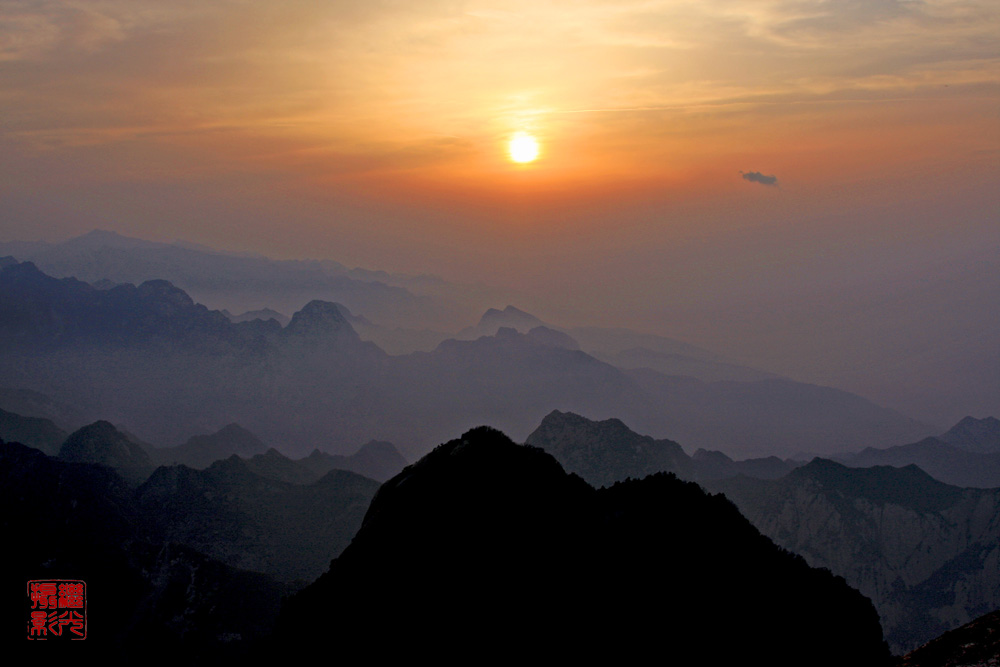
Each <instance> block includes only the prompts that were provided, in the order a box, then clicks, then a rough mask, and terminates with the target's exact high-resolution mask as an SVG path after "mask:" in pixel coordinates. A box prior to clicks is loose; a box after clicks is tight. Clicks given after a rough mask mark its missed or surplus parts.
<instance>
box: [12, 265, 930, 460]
mask: <svg viewBox="0 0 1000 667" xmlns="http://www.w3.org/2000/svg"><path fill="white" fill-rule="evenodd" d="M573 347H574V346H573V345H571V344H568V342H567V338H566V336H565V335H563V334H560V333H558V332H555V331H551V330H548V329H546V328H544V327H543V328H535V329H533V330H531V331H529V332H528V333H526V334H521V333H518V332H516V331H515V330H513V329H510V328H501V329H499V330H498V331H497V335H495V336H492V337H481V338H479V339H477V340H473V341H458V340H448V341H445V342H443V343H441V344H440V345H439V346H438V347H437V348H435V349H434V350H433V351H432V352H429V353H414V354H410V355H405V356H400V357H391V356H389V355H387V354H386V353H385V352H383V351H382V350H380V349H379V348H378V347H377V346H375V345H374V344H372V343H370V342H365V341H362V340H361V339H360V337H359V336H358V334H357V333H356V332H355V331H354V329H353V327H352V326H351V324H350V323H349V322H348V321H347V319H346V318H345V316H344V314H343V312H342V309H341V308H340V307H339V306H338V305H337V304H332V303H327V302H322V301H312V302H310V303H308V304H306V306H305V307H303V308H302V309H301V310H299V311H298V312H296V313H295V314H294V315H293V317H292V319H291V321H290V322H289V324H288V325H287V326H286V327H284V328H281V327H280V326H279V325H278V324H277V322H275V321H274V320H269V321H267V322H264V321H261V320H255V321H252V322H245V323H239V324H234V323H232V322H230V321H229V319H228V318H226V317H225V316H224V315H223V314H222V313H220V312H218V311H209V310H208V309H206V308H205V307H204V306H200V305H197V304H195V303H194V302H193V301H192V300H191V299H190V297H188V296H187V294H185V293H184V292H183V291H181V290H179V289H177V288H176V287H174V286H172V285H170V284H169V283H166V282H164V281H152V282H147V283H143V284H142V285H140V286H139V287H134V286H131V285H119V286H117V287H114V288H111V289H108V290H97V289H95V288H93V287H92V286H90V285H87V284H85V283H82V282H79V281H76V280H73V279H64V280H58V279H55V278H51V277H49V276H46V275H45V274H43V273H41V272H40V271H39V270H38V269H37V268H36V267H34V266H33V265H31V264H26V263H24V264H13V265H9V266H7V267H5V268H3V269H2V270H0V351H2V352H3V354H2V355H0V373H2V374H3V376H4V377H6V378H9V381H10V383H11V384H12V385H17V386H23V387H28V388H30V389H33V390H36V391H40V392H43V393H45V394H47V395H50V396H53V397H54V398H56V399H58V400H61V401H64V402H67V403H71V404H73V405H79V406H81V409H82V411H84V412H86V413H88V414H99V415H101V416H102V418H104V419H106V420H108V421H112V422H114V423H117V424H121V425H123V426H125V427H126V428H128V429H129V430H130V431H133V432H135V433H137V434H138V435H139V436H140V437H142V438H144V439H147V440H152V441H156V442H170V441H174V442H178V441H181V440H183V439H184V438H187V437H188V436H190V434H191V433H198V432H202V433H204V432H212V431H215V430H217V429H219V428H220V427H221V426H222V425H225V424H229V423H233V422H236V423H239V424H241V425H242V426H243V427H245V428H246V429H248V430H249V431H251V432H253V433H256V434H258V435H259V436H260V437H261V439H262V440H264V441H265V442H270V443H275V444H276V445H277V446H279V447H281V448H282V449H283V450H284V452H285V453H286V454H288V455H304V454H306V453H308V452H310V451H312V450H313V449H316V448H318V449H320V450H322V451H333V452H338V453H339V452H344V451H345V449H346V448H347V447H348V446H353V445H354V443H357V442H365V441H367V440H370V439H372V438H375V439H377V440H383V441H390V442H395V443H399V444H401V445H404V447H406V448H407V449H405V450H404V451H407V452H417V453H420V452H423V451H426V449H427V448H428V447H429V445H430V443H432V442H440V441H442V440H444V439H445V438H447V436H448V434H450V433H454V432H455V431H456V430H460V429H463V428H467V427H471V426H474V425H475V424H477V423H492V424H495V425H497V426H498V427H502V428H503V429H505V430H507V431H509V432H511V433H513V434H515V435H516V436H517V437H518V438H522V437H524V436H526V435H527V434H528V433H529V432H530V431H531V430H533V429H534V428H535V426H536V425H537V424H538V423H539V421H540V420H541V419H542V418H543V417H544V416H545V415H546V414H548V413H549V412H551V411H552V410H553V409H558V410H570V411H574V412H577V413H581V414H586V415H588V416H589V417H596V418H607V417H612V416H616V417H620V418H622V419H624V420H626V421H628V423H630V424H634V425H636V427H637V428H640V429H641V430H643V431H644V432H647V433H651V434H654V435H658V436H668V437H671V438H675V439H676V440H678V441H680V442H683V443H684V444H685V446H689V447H691V448H692V449H696V448H704V449H713V450H723V451H726V452H727V453H729V454H733V455H740V456H747V455H751V456H752V455H757V454H759V453H762V452H763V453H768V454H770V453H776V452H779V453H780V452H783V453H795V452H797V451H801V450H807V451H812V452H829V451H844V450H849V449H851V448H856V447H858V446H864V445H867V444H869V443H871V442H878V443H881V444H886V445H894V444H902V443H905V442H912V441H913V440H914V439H916V438H919V437H922V436H924V435H926V434H927V433H926V429H925V428H924V427H922V426H921V425H920V424H917V423H914V422H912V421H911V420H908V419H906V418H904V417H902V416H900V415H898V414H896V413H893V412H891V411H888V410H885V409H882V408H879V407H878V406H875V405H873V404H871V403H869V402H867V401H865V400H864V399H861V398H859V397H857V396H853V395H851V394H847V393H846V392H839V391H836V390H833V389H828V388H822V387H814V386H810V385H802V384H798V383H794V382H790V381H782V380H766V381H760V382H717V383H703V382H700V381H698V380H694V379H691V378H677V377H670V376H665V375H662V374H659V373H656V372H654V371H649V370H633V371H629V372H623V371H621V370H620V369H618V368H615V367H614V366H611V365H610V364H607V363H604V362H601V361H599V360H597V359H595V358H594V357H592V356H590V355H588V354H586V353H585V352H582V351H580V350H576V349H573ZM263 451H264V450H261V453H262V452H263ZM206 462H207V461H206ZM203 463H204V462H203Z"/></svg>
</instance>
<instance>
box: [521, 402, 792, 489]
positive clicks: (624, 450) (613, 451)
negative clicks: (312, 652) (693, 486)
mask: <svg viewBox="0 0 1000 667" xmlns="http://www.w3.org/2000/svg"><path fill="white" fill-rule="evenodd" d="M525 444H527V445H531V446H533V447H539V448H540V449H543V450H545V451H546V452H548V453H549V454H551V455H552V456H554V457H555V459H556V460H557V461H559V463H560V464H561V465H562V466H563V467H564V468H565V469H566V470H567V472H571V473H575V474H577V475H580V476H581V477H583V479H584V480H586V481H587V482H588V483H590V484H592V485H594V486H610V485H611V484H613V483H614V482H620V481H624V480H626V479H629V478H631V479H642V478H643V477H646V476H647V475H652V474H654V473H658V472H669V473H673V474H675V475H677V476H678V477H680V478H681V479H686V480H692V481H702V480H709V479H722V478H725V477H734V476H736V475H747V476H749V477H761V478H763V479H774V478H777V477H781V476H783V475H785V474H787V473H788V472H789V471H791V470H793V469H794V468H795V467H796V466H797V465H798V464H797V463H795V462H791V461H782V460H781V459H779V458H777V457H768V458H766V459H748V460H745V461H734V460H733V459H731V458H729V457H728V456H726V455H725V454H723V453H722V452H716V451H706V450H703V449H699V450H698V451H697V452H695V454H694V456H691V457H689V456H688V455H687V454H686V453H685V452H684V450H683V449H681V446H680V445H679V444H677V443H676V442H673V441H671V440H654V439H653V438H651V437H650V436H648V435H639V434H638V433H636V432H635V431H633V430H631V429H630V428H628V427H627V426H626V425H625V424H624V423H622V421H621V420H619V419H606V420H604V421H592V420H590V419H587V418H585V417H581V416H580V415H576V414H573V413H569V412H559V411H558V410H555V411H553V412H551V413H550V414H548V415H547V416H546V417H545V419H543V420H542V423H541V424H539V426H538V428H537V429H535V430H534V431H533V432H532V433H531V435H529V436H528V438H527V440H525Z"/></svg>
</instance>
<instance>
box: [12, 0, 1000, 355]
mask: <svg viewBox="0 0 1000 667" xmlns="http://www.w3.org/2000/svg"><path fill="white" fill-rule="evenodd" d="M519 131H520V132H528V133H531V134H533V135H534V136H535V137H537V139H538V141H539V142H540V145H541V157H540V159H539V160H537V161H536V162H533V163H531V164H527V165H517V164H514V163H513V162H511V161H510V160H509V159H508V155H507V151H506V143H507V141H508V139H509V138H510V137H511V136H512V135H513V134H514V133H515V132H519ZM998 172H1000V3H997V2H996V0H968V1H966V0H927V1H895V0H821V1H815V0H812V1H810V0H802V1H782V0H702V1H700V2H679V1H643V2H640V1H636V2H632V1H629V0H621V1H617V2H596V1H586V0H579V1H575V2H540V1H538V0H532V1H530V2H528V1H524V2H518V1H510V2H488V1H486V2H482V1H472V2H455V1H441V2H437V1H434V0H422V1H421V2H395V1H383V2H374V1H370V0H366V1H364V2H362V1H326V2H316V1H315V0H308V1H303V0H285V1H283V2H263V1H258V0H229V1H223V0H219V1H214V2H205V1H204V0H200V1H198V2H193V1H188V0H171V1H170V2H165V1H160V2H153V1H149V0H85V1H84V0H81V1H65V2H56V1H49V0H25V1H12V0H0V200H2V205H0V237H2V238H4V239H46V240H58V239H63V238H66V237H69V236H71V235H75V234H79V233H83V232H85V231H87V230H89V229H92V228H95V227H101V228H105V229H114V230H116V231H119V232H122V233H125V234H132V235H136V236H142V237H146V238H153V239H158V240H172V239H175V238H178V237H180V238H184V239H187V240H192V241H197V242H202V243H208V244H212V245H215V246H220V247H225V248H230V249H238V250H256V251H260V252H264V253H266V254H268V255H270V256H275V257H305V256H308V257H330V258H333V259H337V260H339V261H342V262H344V263H347V264H349V265H361V266H367V267H371V268H384V269H388V270H396V271H408V272H432V273H437V274H440V275H443V276H445V277H447V278H451V279H463V280H485V281H488V282H490V283H493V284H497V285H501V286H506V287H511V288H515V289H519V290H523V291H525V292H527V293H531V294H536V295H545V298H547V299H548V300H547V301H546V303H547V304H548V309H549V311H550V312H561V313H563V314H564V315H565V316H566V317H572V316H574V314H581V313H583V314H587V313H591V312H593V311H597V310H600V311H601V312H602V313H606V314H607V316H608V317H624V318H626V319H630V321H632V322H633V323H635V324H639V325H645V326H649V327H653V328H655V327H657V326H660V325H661V324H664V323H665V324H664V326H665V327H666V328H669V329H673V328H676V327H678V326H681V324H680V323H678V322H675V321H671V318H670V314H671V312H674V311H675V310H677V309H681V308H687V310H685V311H683V312H685V313H687V314H689V313H691V312H695V310H696V309H697V308H698V307H700V306H699V304H705V306H704V307H705V308H706V309H711V308H715V307H717V306H720V305H722V306H725V305H729V304H733V303H738V302H740V301H741V300H742V299H744V298H751V297H752V295H754V294H757V293H761V292H763V291H768V290H776V291H777V292H781V291H782V290H788V289H791V288H792V287H794V286H798V285H801V284H802V283H803V282H810V283H811V281H818V284H820V285H821V286H822V287H823V288H824V289H825V288H828V287H830V286H834V287H836V286H850V285H856V284H868V282H869V281H871V280H876V279H880V278H887V277H890V278H898V277H899V276H905V275H907V274H906V271H908V270H910V269H911V268H912V267H913V266H920V265H924V264H925V263H926V262H927V261H928V260H929V259H934V260H935V261H937V260H941V261H946V260H957V259H960V258H962V257H965V256H967V255H968V253H975V252H978V251H979V250H980V249H981V248H982V247H985V246H987V245H990V244H993V245H994V246H995V245H996V243H997V242H998V238H1000V231H998V228H1000V224H998V222H997V220H998V211H1000V194H998V192H1000V177H998ZM538 298H539V299H542V297H538ZM595 304H596V305H597V307H595ZM497 305H502V304H497ZM527 305H531V304H527ZM678 312H679V311H678ZM686 317H687V316H686ZM675 319H676V318H675ZM690 319H691V318H689V317H687V320H688V321H687V325H688V329H689V330H690V331H689V333H691V334H692V335H694V334H699V335H703V334H705V332H700V333H699V330H698V327H697V326H695V325H693V324H691V321H690ZM716 324H717V323H716ZM712 326H713V327H715V324H713V325H712ZM703 328H704V329H705V330H706V331H707V330H708V328H710V327H707V326H706V327H703ZM716 328H717V327H716ZM682 330H683V327H682ZM705 335H707V334H705Z"/></svg>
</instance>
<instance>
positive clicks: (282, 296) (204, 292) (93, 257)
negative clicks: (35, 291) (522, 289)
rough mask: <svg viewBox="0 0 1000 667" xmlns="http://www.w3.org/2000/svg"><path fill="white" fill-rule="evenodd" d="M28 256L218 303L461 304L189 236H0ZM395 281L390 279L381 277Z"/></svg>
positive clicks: (377, 310) (423, 312) (400, 309)
mask: <svg viewBox="0 0 1000 667" xmlns="http://www.w3.org/2000/svg"><path fill="white" fill-rule="evenodd" d="M2 255H12V256H14V257H16V258H17V259H19V260H21V261H25V260H28V261H32V262H34V263H35V264H36V265H38V266H39V267H40V268H41V269H42V270H43V271H45V272H46V273H48V274H50V275H53V276H57V277H70V276H73V277H76V278H77V279H79V280H82V281H85V282H88V283H93V282H96V281H100V280H103V279H106V280H110V281H112V282H113V283H132V284H140V283H143V282H145V281H148V280H152V279H163V280H167V281H170V282H171V283H172V284H174V285H177V286H178V287H179V288H181V289H183V290H184V291H185V292H187V293H189V294H191V295H192V296H193V297H194V298H195V299H196V300H197V301H199V302H202V303H207V304H213V305H217V307H227V308H231V309H232V308H242V309H243V310H257V309H260V308H263V307H265V306H270V307H272V308H276V309H277V310H279V311H285V312H291V311H295V310H298V309H300V308H301V307H302V305H303V304H305V303H307V302H308V301H310V300H313V299H317V298H320V299H323V300H326V301H338V302H342V303H344V304H345V305H346V306H347V307H348V308H351V310H353V311H355V312H360V313H363V314H365V315H367V316H369V317H373V318H375V319H376V320H377V319H385V320H387V321H393V322H397V323H404V322H408V323H410V324H413V325H421V326H428V325H431V324H433V323H434V322H436V320H437V319H438V318H439V317H440V316H441V315H446V316H448V317H455V313H454V311H455V310H456V309H459V310H461V309H460V308H459V307H458V306H456V305H455V304H453V303H451V302H449V301H447V300H445V299H442V298H439V297H437V296H423V295H418V294H414V293H413V292H411V291H410V290H409V289H407V287H405V286H402V285H403V284H404V283H405V281H401V280H400V281H397V280H394V279H393V277H392V276H391V275H390V274H384V275H383V274H376V273H373V272H369V273H367V274H366V273H364V272H361V273H358V272H353V273H351V272H348V270H347V268H346V267H344V266H343V265H342V264H339V263H338V262H333V261H329V260H322V261H320V260H271V259H268V258H266V257H262V256H259V255H247V254H242V253H228V252H223V251H218V250H214V249H207V248H205V247H203V246H196V245H192V244H170V243H159V242H154V241H145V240H142V239H135V238H129V237H125V236H122V235H120V234H117V233H115V232H109V231H102V230H94V231H92V232H89V233H87V234H84V235H83V236H79V237H76V238H73V239H70V240H68V241H65V242H62V243H52V244H50V243H19V242H6V243H3V242H0V256H2ZM380 278H381V279H384V280H390V281H393V282H397V284H394V285H391V284H388V283H387V282H384V281H383V280H380Z"/></svg>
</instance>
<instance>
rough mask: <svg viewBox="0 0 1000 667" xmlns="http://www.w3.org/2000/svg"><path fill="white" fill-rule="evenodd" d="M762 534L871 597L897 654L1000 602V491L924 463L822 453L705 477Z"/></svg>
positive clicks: (995, 606) (993, 608)
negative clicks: (771, 476) (799, 463)
mask: <svg viewBox="0 0 1000 667" xmlns="http://www.w3.org/2000/svg"><path fill="white" fill-rule="evenodd" d="M704 484H705V486H706V487H707V488H709V489H711V490H712V491H716V492H722V493H724V494H725V495H726V497H727V498H729V499H730V500H732V501H733V502H734V503H735V504H736V506H737V507H739V509H740V512H742V513H743V515H744V516H746V517H747V518H748V519H749V520H750V521H751V522H752V523H753V524H754V525H755V526H756V527H757V528H758V529H760V531H761V532H762V533H764V534H765V535H767V536H769V537H770V538H771V539H773V540H774V541H775V543H776V544H778V545H780V546H782V547H784V548H786V549H788V550H790V551H792V552H794V553H797V554H800V555H801V556H802V557H803V558H805V559H806V561H807V562H809V564H811V565H813V566H814V567H825V568H829V569H830V570H831V571H832V572H833V573H834V574H837V575H840V576H842V577H844V578H845V579H846V580H847V582H848V583H849V584H851V585H852V586H855V587H857V589H858V590H860V591H861V592H862V593H863V594H864V595H866V596H868V597H869V598H871V600H872V601H873V602H874V603H875V607H876V608H877V609H878V610H879V614H880V617H881V619H882V627H883V628H884V629H885V633H886V638H887V639H888V641H889V645H890V646H891V647H892V648H893V650H894V651H895V652H905V651H908V650H912V649H914V648H916V647H918V646H920V645H921V644H923V643H924V642H926V641H928V640H930V639H932V638H934V637H936V636H937V635H940V634H941V633H942V632H944V631H946V630H951V629H954V628H956V627H958V626H960V625H962V624H964V623H968V622H969V621H970V620H972V619H973V618H976V617H977V616H980V615H982V614H985V613H987V612H990V611H993V610H995V609H997V608H1000V569H998V568H997V566H996V564H997V562H998V559H1000V489H963V488H959V487H956V486H951V485H948V484H944V483H942V482H939V481H937V480H935V479H933V478H932V477H930V476H929V475H928V474H927V473H925V472H924V471H922V470H920V469H919V468H917V467H916V466H913V465H910V466H906V467H903V468H893V467H889V466H875V467H871V468H848V467H846V466H843V465H841V464H839V463H836V462H833V461H828V460H824V459H815V460H813V461H812V462H810V463H809V464H808V465H805V466H803V467H801V468H797V469H796V470H794V471H792V472H791V473H789V474H788V475H786V476H785V477H782V478H781V479H777V480H761V479H753V478H749V477H738V478H733V479H729V480H721V481H712V482H705V483H704Z"/></svg>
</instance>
